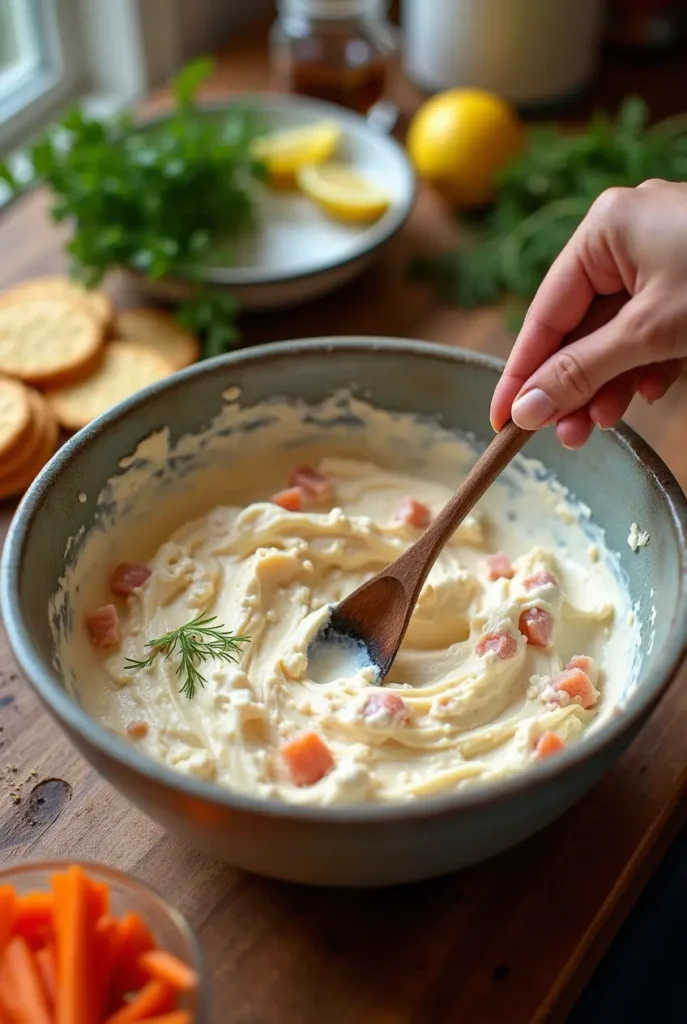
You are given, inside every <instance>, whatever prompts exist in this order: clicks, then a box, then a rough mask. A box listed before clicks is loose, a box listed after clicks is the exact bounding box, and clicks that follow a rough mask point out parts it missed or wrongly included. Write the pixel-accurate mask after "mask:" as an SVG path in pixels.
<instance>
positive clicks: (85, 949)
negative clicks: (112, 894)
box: [52, 864, 93, 1024]
mask: <svg viewBox="0 0 687 1024" xmlns="http://www.w3.org/2000/svg"><path fill="white" fill-rule="evenodd" d="M52 886H53V895H54V897H55V935H56V940H57V1001H56V1006H55V1011H56V1012H55V1020H56V1024H92V1022H93V1016H92V1013H91V1004H92V1001H93V996H92V992H91V989H90V986H91V985H92V963H91V959H92V952H93V934H92V928H90V927H89V912H88V879H87V878H86V875H85V874H84V871H83V869H82V868H80V867H79V866H78V865H76V864H74V865H72V866H71V867H69V868H67V870H66V871H65V872H63V873H62V874H60V875H53V878H52Z"/></svg>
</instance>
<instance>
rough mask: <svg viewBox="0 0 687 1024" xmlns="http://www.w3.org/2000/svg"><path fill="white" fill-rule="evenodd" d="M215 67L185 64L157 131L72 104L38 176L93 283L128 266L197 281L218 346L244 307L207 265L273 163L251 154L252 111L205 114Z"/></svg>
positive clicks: (198, 318)
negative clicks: (201, 105)
mask: <svg viewBox="0 0 687 1024" xmlns="http://www.w3.org/2000/svg"><path fill="white" fill-rule="evenodd" d="M212 68H213V64H212V61H210V60H205V59H203V60H198V61H194V62H192V63H191V64H189V65H188V66H187V67H186V68H184V70H183V71H182V72H181V73H180V75H179V76H178V78H177V79H176V81H175V83H174V96H175V100H176V106H175V109H174V111H173V112H172V113H171V115H170V116H169V117H165V118H163V119H162V120H161V121H160V122H159V123H157V124H154V125H151V126H149V127H143V128H141V127H137V126H136V125H135V123H134V121H133V120H132V118H131V116H130V115H128V114H124V115H122V116H120V117H117V118H114V119H111V120H110V119H108V120H95V119H92V118H87V117H86V116H85V115H84V114H83V113H82V112H81V111H80V110H73V111H71V112H70V113H68V114H67V115H66V116H65V117H64V118H63V119H62V120H61V121H60V122H59V123H58V125H57V126H56V130H52V131H50V132H49V133H48V134H46V135H44V136H43V137H42V138H41V139H39V140H38V141H37V142H36V143H34V145H33V146H32V148H31V150H30V166H31V172H32V176H31V181H30V182H29V183H30V184H34V183H36V182H42V183H44V184H46V185H47V186H48V187H49V188H50V190H51V191H52V196H53V201H52V208H51V213H52V217H53V219H54V220H56V221H58V222H61V221H66V222H68V223H69V225H70V226H71V229H72V234H71V239H70V241H69V242H68V244H67V249H68V252H69V254H70V256H71V261H72V268H73V272H74V274H75V276H77V277H78V278H79V279H80V280H82V281H83V282H84V283H85V284H86V285H89V286H94V285H97V284H98V283H99V282H100V281H101V279H102V278H103V276H104V275H105V274H106V273H107V272H108V271H110V270H112V269H114V268H116V267H122V266H125V267H129V268H131V269H134V270H137V271H140V272H141V273H143V274H145V275H146V277H148V278H150V279H151V280H157V279H159V278H162V277H168V276H171V277H174V276H177V277H182V278H185V279H190V280H192V281H195V282H196V283H197V295H196V298H194V299H192V300H191V301H190V302H187V303H185V304H184V310H183V319H184V322H185V323H186V324H188V325H190V326H195V327H202V328H203V329H204V331H205V332H206V337H209V338H210V339H211V343H210V344H209V345H208V347H209V348H210V350H211V353H210V354H216V353H217V352H218V351H222V350H223V349H224V348H226V347H227V345H228V344H229V343H230V342H231V341H233V340H234V338H235V334H236V332H235V328H234V327H233V316H234V305H233V303H231V302H230V301H229V302H227V299H226V297H225V296H222V295H220V293H215V292H211V291H210V289H208V288H206V287H205V286H203V285H202V268H203V266H204V265H205V264H206V263H207V262H208V259H209V257H210V256H211V253H212V250H213V247H214V246H216V245H217V243H218V242H222V243H225V242H226V241H227V240H229V241H230V240H231V239H233V238H235V237H236V236H237V235H239V234H240V233H242V232H244V231H246V230H250V229H251V228H253V227H254V225H255V202H254V196H253V187H254V183H255V181H256V180H257V179H259V178H262V177H263V168H262V165H261V164H259V163H258V162H256V161H255V160H254V159H253V157H252V156H251V143H252V141H253V139H254V138H255V136H256V134H257V125H256V123H255V120H254V118H253V116H252V115H251V113H250V112H249V111H248V110H245V109H241V108H238V107H233V108H230V109H229V110H228V111H226V112H223V113H221V114H218V115H208V114H202V113H201V112H199V111H198V108H197V106H196V103H195V96H196V92H197V90H198V87H199V85H200V84H201V82H202V81H203V80H204V79H205V78H206V77H207V76H208V75H209V73H210V72H211V71H212ZM0 175H1V176H2V177H3V178H4V179H5V180H6V181H8V182H9V184H10V185H11V186H12V187H13V188H14V189H15V190H16V191H19V190H21V189H22V188H24V187H26V182H23V183H20V182H18V181H16V180H15V179H14V177H13V175H12V174H11V172H10V171H9V169H8V168H7V167H4V168H2V169H0Z"/></svg>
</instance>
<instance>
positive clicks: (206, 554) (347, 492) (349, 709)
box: [62, 436, 638, 805]
mask: <svg viewBox="0 0 687 1024" xmlns="http://www.w3.org/2000/svg"><path fill="white" fill-rule="evenodd" d="M334 448H336V446H335V445H334ZM324 450H325V451H326V444H325V447H324ZM432 450H433V456H432V458H429V457H427V458H424V459H423V458H422V457H420V458H415V459H414V460H407V459H406V460H405V462H406V463H407V464H409V465H410V469H404V468H399V465H398V464H397V465H395V466H394V465H388V464H387V465H386V466H385V465H382V464H380V463H379V462H378V461H372V460H369V461H368V459H361V458H360V457H351V456H350V455H346V454H330V455H327V454H324V455H322V454H320V455H317V452H316V451H314V450H305V449H302V450H299V449H298V448H291V449H289V450H285V451H283V452H282V453H281V454H280V456H279V459H278V460H277V464H276V465H277V468H276V469H275V465H274V464H273V465H272V468H271V469H270V470H269V471H268V470H267V469H266V470H265V473H264V479H261V475H260V473H259V472H257V474H255V473H254V474H253V476H252V477H251V480H250V484H247V485H246V488H245V493H246V496H245V499H244V498H242V496H241V493H240V490H241V489H240V486H239V487H238V489H237V487H236V484H235V477H236V474H234V493H233V494H232V500H231V501H230V502H227V503H226V504H219V505H217V506H216V507H212V508H211V509H210V511H207V512H205V514H202V515H200V517H196V518H192V519H191V520H190V521H187V522H186V523H185V524H184V525H182V526H180V527H179V528H177V529H176V530H175V531H174V532H172V534H171V536H169V539H166V540H164V541H163V543H161V544H159V546H158V545H157V544H156V545H155V546H154V547H152V548H151V549H150V550H149V551H145V552H144V554H145V558H144V559H141V558H140V545H139V550H138V553H137V555H136V557H135V558H132V562H133V563H134V564H133V566H129V567H128V570H127V569H124V570H123V569H122V567H121V566H120V567H119V568H118V569H117V570H115V566H114V565H106V564H104V563H103V562H102V561H99V563H98V566H97V573H98V574H99V575H100V577H101V584H102V587H104V589H102V587H101V591H100V592H99V593H100V600H98V601H95V598H94V597H90V598H89V599H88V600H89V604H88V606H87V607H78V608H77V614H76V626H75V629H74V632H73V635H72V636H71V637H70V638H69V639H68V640H67V641H65V643H64V644H63V650H62V661H63V664H64V667H65V668H66V669H67V672H68V675H70V677H71V679H72V681H73V686H74V688H75V689H76V692H77V695H78V697H79V699H80V701H81V702H82V704H83V705H84V706H85V707H86V709H87V710H88V711H89V712H90V714H91V715H92V716H93V717H94V718H96V719H97V720H98V721H99V722H101V723H102V724H103V725H105V726H106V727H107V728H108V729H110V730H112V731H113V732H115V733H117V734H118V735H120V736H121V737H123V738H124V739H125V740H126V741H127V742H129V743H133V744H136V746H137V747H138V748H139V749H140V750H142V751H145V753H147V754H148V755H150V757H152V758H155V759H156V760H158V761H162V762H164V763H165V764H167V765H169V766H170V767H172V768H173V769H175V770H176V771H178V772H183V773H185V774H187V775H190V776H194V777H196V778H201V779H205V780H212V781H214V782H217V783H218V784H220V785H222V786H227V787H230V788H231V789H233V790H236V791H239V792H242V793H246V794H250V795H253V796H257V797H263V798H270V799H277V800H283V801H289V802H292V803H301V804H303V803H308V804H315V805H333V804H345V803H355V802H363V801H371V802H389V801H408V800H412V799H415V798H421V797H424V796H427V795H430V794H445V793H448V792H452V791H456V790H457V789H458V788H462V787H464V786H467V785H474V784H476V783H481V782H484V781H493V780H495V779H499V778H504V777H507V776H509V775H511V774H512V773H514V772H518V771H521V770H522V769H524V768H526V767H527V766H528V765H532V764H534V763H536V762H537V761H538V760H539V759H541V758H542V757H547V756H550V755H555V754H556V753H557V752H558V751H559V750H562V749H563V748H564V746H567V745H569V744H572V743H576V742H578V741H579V740H580V738H581V737H582V735H583V733H584V732H585V730H586V729H587V728H588V727H589V726H590V725H591V724H592V723H593V722H594V721H595V720H596V721H599V720H600V719H602V718H603V717H605V716H607V715H608V714H610V713H611V712H612V710H613V708H614V706H616V705H617V703H618V701H619V700H620V698H621V696H622V694H623V692H624V690H625V689H626V687H627V686H628V685H629V684H630V683H631V680H632V676H633V661H634V657H635V652H636V649H637V643H638V636H637V635H636V627H635V626H633V625H632V621H633V619H632V616H631V614H630V600H629V596H628V594H627V592H626V591H625V589H624V585H623V583H622V580H621V577H620V572H619V568H618V564H617V561H616V560H615V558H614V557H613V556H612V555H611V554H610V553H609V552H608V550H607V549H606V548H605V546H604V544H603V536H602V534H601V532H600V531H599V530H597V529H596V528H594V527H593V525H591V524H590V523H589V522H588V515H589V511H588V510H586V509H585V508H584V507H583V506H579V505H576V504H574V503H573V502H571V501H568V499H567V498H566V497H565V495H564V493H563V492H562V489H561V488H560V487H556V486H553V485H552V484H551V483H550V482H547V480H546V479H545V478H544V474H543V473H542V472H541V469H542V467H540V466H538V465H537V464H531V465H530V464H529V463H528V460H525V459H521V460H519V468H517V469H513V470H511V471H510V477H509V475H508V474H506V477H505V478H502V480H501V481H499V482H497V483H496V484H495V485H494V486H493V487H492V488H491V490H490V491H489V492H488V493H487V494H486V495H485V497H484V498H483V499H482V500H481V502H480V503H479V505H478V506H477V509H476V510H475V513H474V514H473V515H471V516H470V517H469V518H468V519H467V520H466V521H465V522H464V524H463V525H462V526H461V527H460V528H459V529H458V531H457V532H456V534H455V535H454V537H453V539H452V541H451V542H450V544H449V545H448V546H447V547H446V548H445V549H444V551H443V552H442V554H441V556H440V557H439V560H438V562H437V564H436V566H435V567H434V569H433V570H432V572H431V574H430V576H429V578H428V580H427V582H426V584H425V586H424V588H423V590H422V594H421V596H420V601H419V604H418V606H417V608H416V611H415V614H414V616H413V618H412V621H411V623H410V627H409V630H408V633H407V636H406V639H405V641H404V643H403V646H402V648H401V651H400V653H399V655H398V657H397V659H396V661H395V663H394V665H393V666H392V669H391V672H390V674H389V676H388V677H387V679H386V680H385V682H384V685H383V686H382V687H379V686H376V685H374V683H375V679H374V673H372V672H371V671H370V670H369V668H368V669H366V668H365V667H364V664H362V663H361V664H358V665H356V664H355V663H350V662H349V663H347V662H346V661H345V660H342V661H341V662H339V665H340V666H341V667H339V668H338V669H337V668H336V664H337V663H336V662H332V665H333V666H334V668H333V670H332V671H330V672H329V673H328V680H327V681H326V682H324V683H322V682H321V681H315V680H314V679H313V678H311V672H310V671H309V668H310V666H309V661H308V654H307V652H308V647H309V644H310V641H311V639H312V638H313V636H314V635H315V634H316V633H317V631H318V630H319V629H320V627H321V626H322V625H323V624H324V623H325V622H326V619H327V616H328V609H329V607H330V606H331V605H332V604H333V603H336V602H337V601H339V600H340V599H341V598H343V597H344V596H345V595H347V594H348V593H350V592H351V591H352V590H353V589H354V588H355V587H356V586H357V585H359V584H360V583H361V582H362V581H364V580H365V579H368V578H369V577H370V576H372V575H373V574H374V573H375V572H377V571H378V570H379V569H381V568H382V567H383V566H385V565H386V564H388V563H389V562H390V561H391V560H393V559H394V558H396V557H397V556H398V555H399V554H400V553H401V552H402V551H403V550H404V549H405V548H406V547H407V546H408V545H410V544H411V543H412V542H413V541H414V540H415V539H416V538H417V537H418V536H419V535H420V532H421V527H422V525H423V523H425V522H426V521H427V518H431V517H432V516H433V515H435V514H436V513H437V512H438V511H439V510H440V509H441V507H442V506H443V504H444V503H445V502H446V500H447V499H448V498H449V497H450V496H451V494H452V493H453V490H454V489H455V487H456V485H457V483H458V478H457V477H456V475H455V473H456V466H457V465H458V464H461V465H463V466H464V468H467V466H468V465H469V463H470V462H471V461H472V459H473V458H474V452H473V451H472V449H471V448H470V446H469V445H468V444H467V443H466V442H463V441H458V440H457V439H455V438H451V439H450V441H447V439H446V437H445V436H444V438H443V446H442V445H437V446H435V447H434V448H433V449H432ZM449 450H451V452H452V455H451V458H447V459H443V455H444V454H445V453H446V452H448V451H449ZM304 461H307V463H308V464H309V465H310V466H311V467H312V468H313V470H314V471H315V472H314V473H313V479H314V480H315V481H324V485H323V486H321V487H319V488H318V487H316V488H315V490H319V494H316V493H314V492H309V491H308V490H307V489H306V488H302V489H301V492H300V498H299V496H298V495H296V496H295V500H294V492H292V491H291V490H287V497H286V499H284V498H283V496H279V497H278V498H277V502H279V503H275V501H272V500H271V498H272V497H273V496H274V495H273V492H274V490H275V489H278V488H279V487H280V486H281V487H284V488H288V486H289V474H290V472H291V470H292V469H293V467H294V466H298V465H300V464H302V463H303V462H304ZM396 461H397V462H398V459H397V460H396ZM528 467H529V468H528ZM306 476H307V474H306ZM291 482H292V483H293V480H292V481H291ZM307 482H308V481H307V480H306V483H307ZM289 495H290V497H289ZM299 503H300V505H301V507H300V508H298V507H297V506H298V505H299ZM284 504H286V505H287V506H289V507H282V505H284ZM132 550H133V545H132ZM120 551H121V547H120ZM137 570H138V571H139V575H137ZM113 571H115V576H112V575H111V574H112V573H113ZM127 571H128V572H129V573H133V575H129V577H127ZM122 572H124V578H125V582H126V579H127V578H128V582H129V584H130V585H129V586H126V585H125V586H124V587H123V588H122V587H121V586H117V585H114V590H115V592H116V595H117V596H113V595H112V594H108V593H107V580H108V578H109V579H119V580H120V583H121V577H122ZM91 575H93V567H91ZM103 580H104V582H103ZM128 590H131V591H132V592H131V593H128V594H127V591H128ZM85 592H87V588H86V590H85ZM103 598H104V599H105V602H106V608H107V609H109V611H106V613H105V620H107V615H108V614H111V615H114V620H113V621H105V624H104V627H103V621H102V620H103V616H102V614H101V615H100V623H99V622H98V615H97V614H96V616H95V619H94V617H93V612H94V611H97V608H98V607H99V606H100V605H102V604H103ZM94 603H95V607H94ZM204 612H205V613H207V614H209V615H212V616H216V617H217V618H216V622H217V623H219V624H221V625H222V626H223V627H224V628H226V629H227V630H231V631H232V632H234V633H235V634H240V635H248V636H250V638H251V639H250V642H249V643H245V644H243V645H241V646H240V650H239V651H238V652H237V653H236V657H237V659H238V660H237V662H236V663H228V662H223V661H221V660H217V659H215V660H211V661H209V662H206V663H204V664H202V665H201V666H200V668H201V671H202V673H203V675H204V677H205V685H204V686H198V687H196V691H195V694H194V696H193V697H192V698H189V697H188V696H186V695H184V694H182V693H180V692H179V690H180V686H181V681H180V677H179V676H178V675H177V674H176V668H177V665H178V662H177V661H175V660H174V659H173V658H169V659H167V660H165V659H164V658H163V657H158V658H157V659H156V660H155V661H154V663H153V664H152V665H151V666H150V667H149V668H146V669H140V670H137V671H131V670H130V669H128V668H126V667H125V663H126V661H127V659H134V660H137V661H141V660H144V659H145V658H146V656H147V654H148V653H149V652H148V650H147V648H146V646H145V645H146V643H147V642H148V641H150V640H151V639H153V638H157V637H161V636H163V635H164V634H166V633H168V632H169V631H170V630H174V629H177V628H178V627H180V626H182V625H184V624H185V623H188V622H189V621H191V620H192V619H193V618H194V617H196V616H197V615H199V614H200V613H204ZM98 614H100V613H98ZM87 627H88V628H87ZM110 627H113V632H111V634H108V629H109V628H110ZM89 628H90V637H89ZM103 629H104V632H103ZM99 631H100V632H99ZM103 640H104V641H105V642H104V643H103V642H102V641H103ZM347 665H348V667H347Z"/></svg>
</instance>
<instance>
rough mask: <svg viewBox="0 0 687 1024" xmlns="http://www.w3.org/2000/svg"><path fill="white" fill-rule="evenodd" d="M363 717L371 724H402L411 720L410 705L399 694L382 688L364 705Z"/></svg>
mask: <svg viewBox="0 0 687 1024" xmlns="http://www.w3.org/2000/svg"><path fill="white" fill-rule="evenodd" d="M362 714H363V718H364V719H365V721H366V722H367V723H368V724H369V725H379V726H383V727H384V726H401V725H405V724H406V722H408V721H409V720H410V709H409V708H408V705H407V704H406V703H405V701H404V700H402V699H401V698H400V697H399V696H398V695H397V694H395V693H389V691H388V690H381V691H380V692H379V693H372V694H370V696H369V697H368V698H367V700H366V701H365V704H364V705H363V712H362Z"/></svg>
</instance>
